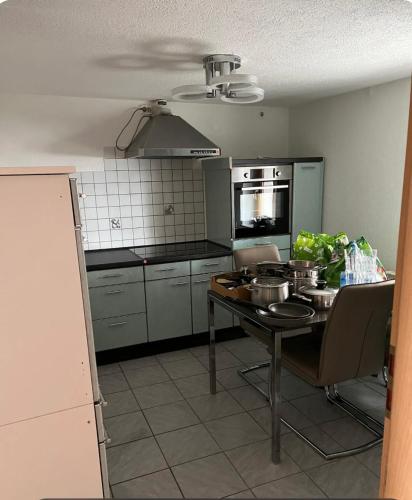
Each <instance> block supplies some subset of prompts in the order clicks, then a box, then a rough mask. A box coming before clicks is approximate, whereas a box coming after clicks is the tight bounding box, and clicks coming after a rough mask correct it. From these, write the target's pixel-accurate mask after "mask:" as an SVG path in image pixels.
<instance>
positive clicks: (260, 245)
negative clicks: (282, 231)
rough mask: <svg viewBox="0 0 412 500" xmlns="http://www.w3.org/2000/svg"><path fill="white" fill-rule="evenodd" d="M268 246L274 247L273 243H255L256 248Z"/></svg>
mask: <svg viewBox="0 0 412 500" xmlns="http://www.w3.org/2000/svg"><path fill="white" fill-rule="evenodd" d="M269 245H274V243H255V246H257V247H268V246H269Z"/></svg>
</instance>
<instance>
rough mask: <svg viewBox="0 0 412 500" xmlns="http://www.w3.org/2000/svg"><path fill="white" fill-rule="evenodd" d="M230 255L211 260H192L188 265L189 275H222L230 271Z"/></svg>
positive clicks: (231, 258)
mask: <svg viewBox="0 0 412 500" xmlns="http://www.w3.org/2000/svg"><path fill="white" fill-rule="evenodd" d="M232 260H233V257H232V256H231V255H227V256H225V257H214V258H212V259H199V260H192V261H191V263H190V269H191V274H192V275H195V274H206V273H214V274H216V273H224V272H229V271H231V270H232V267H233V266H232Z"/></svg>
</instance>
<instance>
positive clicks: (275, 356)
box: [269, 333, 282, 464]
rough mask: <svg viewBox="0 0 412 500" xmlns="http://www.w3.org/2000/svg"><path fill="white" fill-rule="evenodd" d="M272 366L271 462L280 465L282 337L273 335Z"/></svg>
mask: <svg viewBox="0 0 412 500" xmlns="http://www.w3.org/2000/svg"><path fill="white" fill-rule="evenodd" d="M272 339H273V341H272V365H271V373H270V388H269V389H270V399H271V407H272V408H271V410H272V461H273V463H274V464H278V463H280V426H281V421H280V417H281V414H280V404H281V402H280V376H281V371H280V365H281V354H282V350H281V349H282V336H281V335H280V334H278V333H277V334H274V335H273V337H272Z"/></svg>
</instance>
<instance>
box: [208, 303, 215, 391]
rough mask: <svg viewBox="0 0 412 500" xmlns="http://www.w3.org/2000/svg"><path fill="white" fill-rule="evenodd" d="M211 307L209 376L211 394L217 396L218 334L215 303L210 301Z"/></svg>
mask: <svg viewBox="0 0 412 500" xmlns="http://www.w3.org/2000/svg"><path fill="white" fill-rule="evenodd" d="M208 305H209V376H210V393H211V394H216V346H215V341H216V334H215V303H214V301H213V300H210V299H209V300H208Z"/></svg>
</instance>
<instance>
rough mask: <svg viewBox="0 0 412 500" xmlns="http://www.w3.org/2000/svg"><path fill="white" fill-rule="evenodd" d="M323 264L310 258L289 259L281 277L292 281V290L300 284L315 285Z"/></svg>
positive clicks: (296, 288) (295, 290)
mask: <svg viewBox="0 0 412 500" xmlns="http://www.w3.org/2000/svg"><path fill="white" fill-rule="evenodd" d="M324 269H325V266H320V265H319V264H316V262H313V261H311V260H290V261H289V262H288V265H287V268H286V270H285V273H284V274H283V277H284V278H285V279H287V280H288V281H290V282H291V283H292V289H293V291H294V292H298V291H299V290H300V288H301V287H302V286H313V287H314V286H316V283H317V281H318V280H319V278H320V273H321V271H323V270H324Z"/></svg>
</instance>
